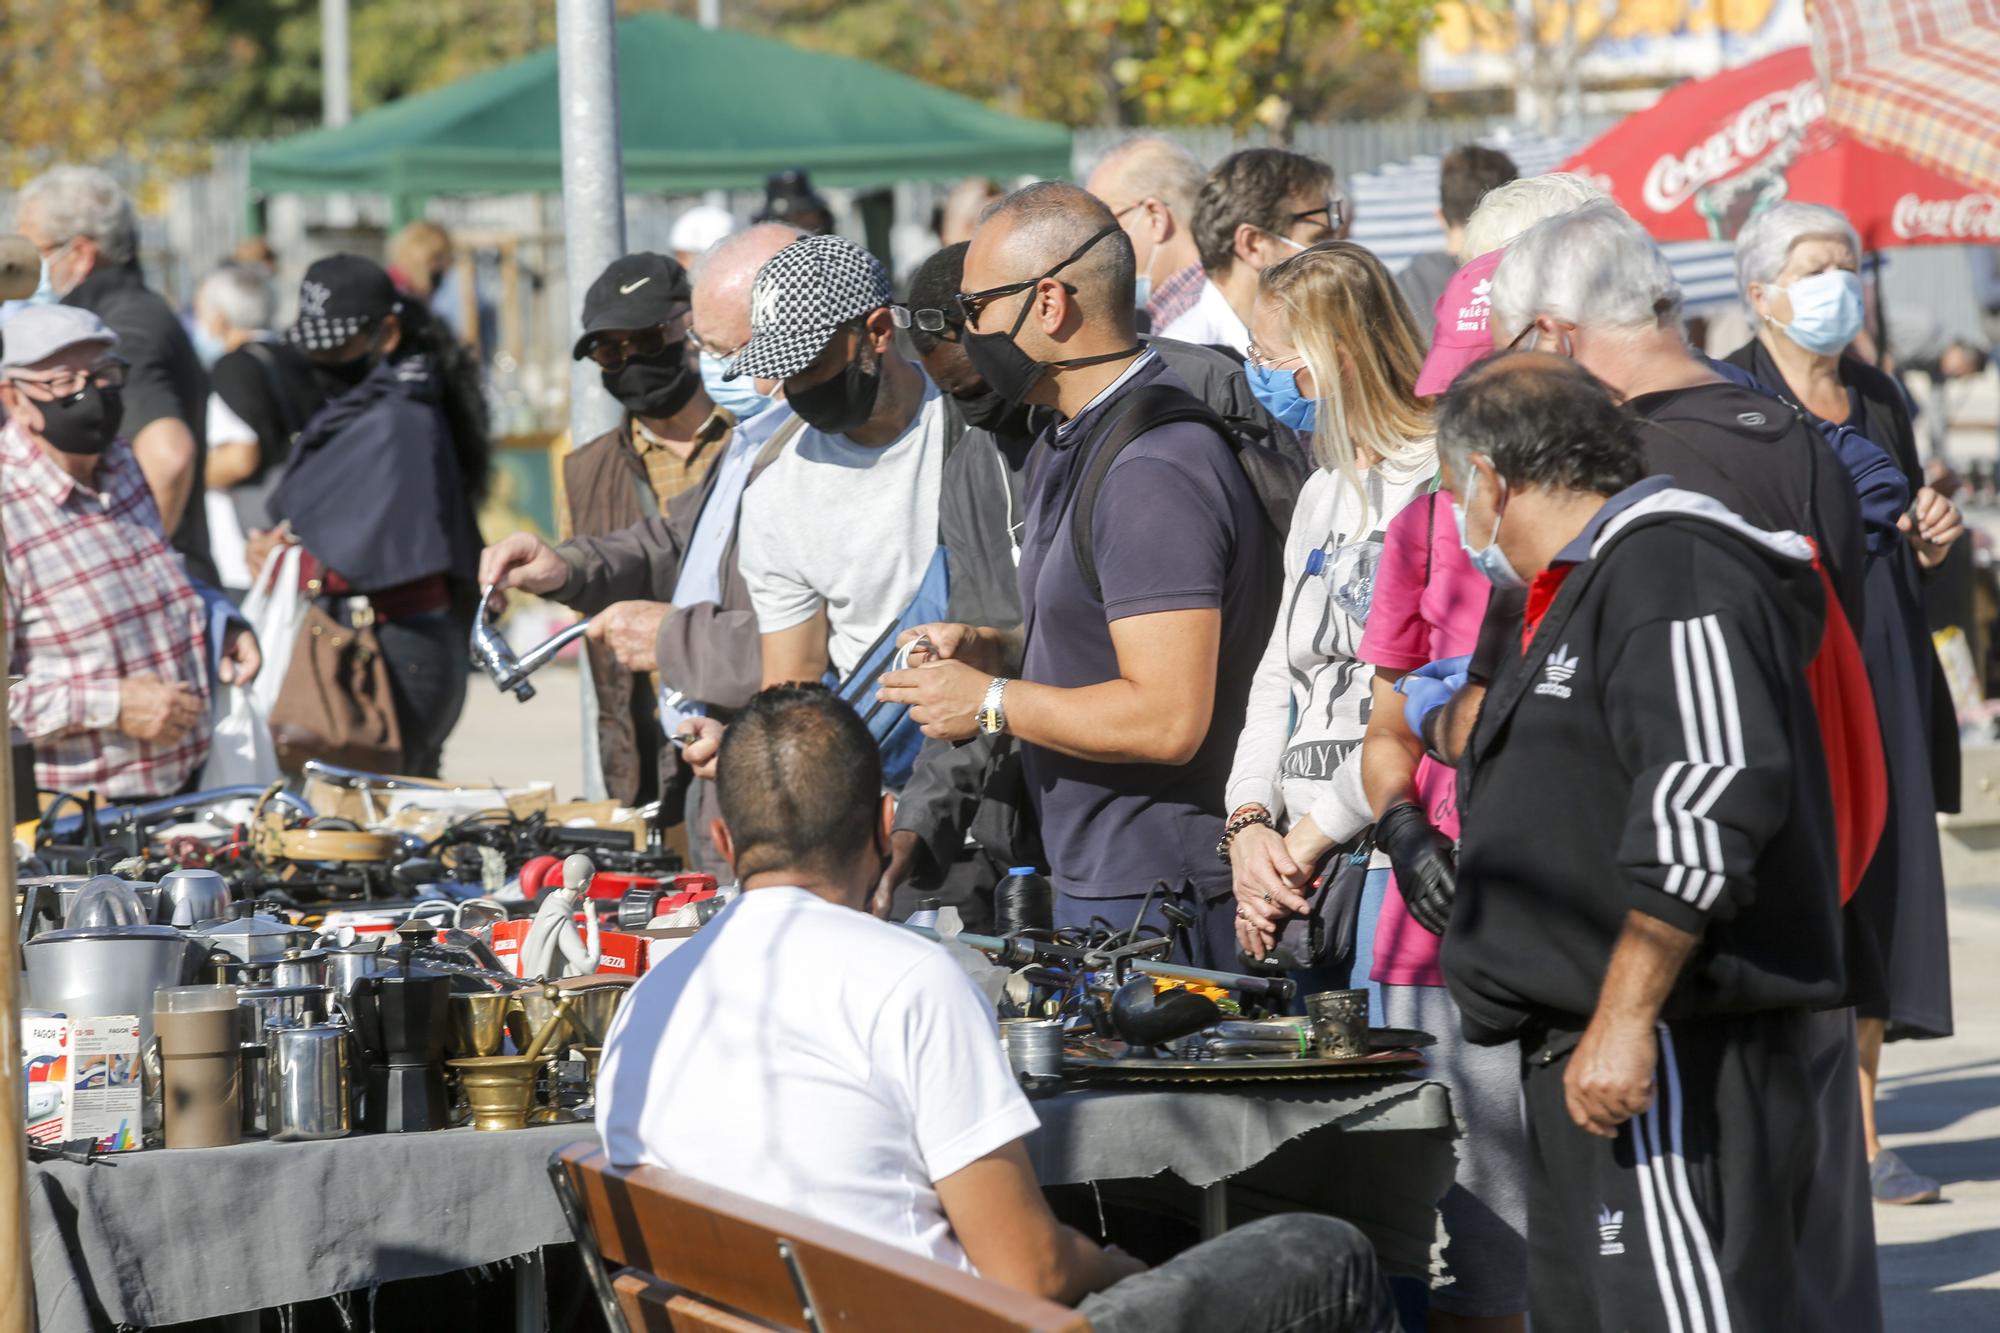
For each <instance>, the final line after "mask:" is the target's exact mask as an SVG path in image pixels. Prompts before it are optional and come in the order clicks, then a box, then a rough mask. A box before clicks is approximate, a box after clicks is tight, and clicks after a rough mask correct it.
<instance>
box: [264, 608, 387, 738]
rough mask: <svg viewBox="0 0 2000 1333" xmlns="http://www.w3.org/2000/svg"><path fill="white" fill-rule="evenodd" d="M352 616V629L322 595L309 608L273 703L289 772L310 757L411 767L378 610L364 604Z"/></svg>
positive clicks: (274, 731)
mask: <svg viewBox="0 0 2000 1333" xmlns="http://www.w3.org/2000/svg"><path fill="white" fill-rule="evenodd" d="M351 619H352V620H353V621H354V624H353V626H352V627H349V626H346V625H343V624H341V623H340V622H339V621H338V620H335V619H334V618H333V617H332V616H331V615H329V614H327V612H326V610H325V608H323V607H322V606H321V605H320V603H319V601H318V600H317V599H315V600H314V601H313V602H311V603H310V604H309V605H308V607H307V609H306V618H305V623H304V624H302V625H300V626H299V637H298V642H297V643H296V644H295V645H294V646H293V648H292V660H291V663H290V665H289V666H287V667H286V669H285V683H284V684H283V685H282V686H280V687H279V690H278V700H277V702H276V703H275V704H274V705H272V708H271V740H272V743H273V744H274V745H275V746H276V747H277V751H278V764H279V766H280V767H282V768H283V769H284V770H285V771H286V772H287V773H297V772H300V771H301V770H302V769H303V768H304V767H305V762H306V760H308V759H319V760H323V761H325V762H327V763H333V764H340V765H342V766H343V767H346V768H358V769H362V770H363V771H365V772H370V773H394V772H398V771H400V770H401V768H402V766H403V729H402V727H401V726H399V725H398V724H397V722H396V699H395V696H394V695H393V694H392V693H391V692H390V688H389V664H388V661H387V659H385V658H384V657H383V656H382V645H381V643H380V642H379V641H378V640H377V639H376V637H375V613H374V611H373V610H372V609H370V608H369V607H367V606H366V604H365V603H364V604H363V605H361V606H360V607H359V608H358V609H357V610H356V612H355V613H354V615H353V616H352V617H351Z"/></svg>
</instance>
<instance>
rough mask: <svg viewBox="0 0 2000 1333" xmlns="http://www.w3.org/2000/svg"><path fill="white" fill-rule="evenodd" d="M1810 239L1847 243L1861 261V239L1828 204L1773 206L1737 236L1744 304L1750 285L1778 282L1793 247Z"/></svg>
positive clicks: (1738, 283)
mask: <svg viewBox="0 0 2000 1333" xmlns="http://www.w3.org/2000/svg"><path fill="white" fill-rule="evenodd" d="M1808 236H1827V237H1831V238H1833V239H1835V240H1840V241H1845V242H1846V243H1847V248H1848V249H1849V250H1851V251H1853V252H1854V257H1855V259H1857V260H1859V259H1860V258H1861V237H1860V236H1859V235H1858V234H1857V233H1856V232H1855V230H1854V224H1853V223H1852V222H1849V221H1848V220H1847V214H1845V213H1843V212H1841V211H1840V210H1839V209H1837V208H1828V207H1827V206H1826V205H1825V204H1798V203H1783V204H1774V205H1772V206H1771V207H1770V208H1767V209H1765V210H1764V211H1763V212H1761V213H1759V214H1757V215H1756V216H1755V217H1753V218H1751V219H1750V220H1749V221H1748V222H1746V223H1744V224H1743V230H1742V231H1739V232H1737V233H1736V287H1737V290H1738V291H1740V292H1741V293H1742V294H1743V300H1744V302H1745V304H1748V302H1749V300H1750V284H1751V283H1753V282H1758V283H1770V282H1774V281H1776V280H1777V277H1778V274H1779V273H1780V272H1782V271H1783V269H1784V267H1785V261H1786V260H1788V259H1790V258H1791V256H1792V247H1793V246H1795V245H1797V244H1798V243H1799V242H1800V241H1803V240H1805V239H1806V238H1807V237H1808Z"/></svg>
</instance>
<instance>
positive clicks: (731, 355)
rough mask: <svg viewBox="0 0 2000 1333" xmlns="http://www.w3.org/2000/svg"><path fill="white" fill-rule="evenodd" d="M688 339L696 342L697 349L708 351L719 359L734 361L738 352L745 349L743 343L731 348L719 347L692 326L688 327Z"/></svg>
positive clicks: (698, 350) (695, 348) (695, 347)
mask: <svg viewBox="0 0 2000 1333" xmlns="http://www.w3.org/2000/svg"><path fill="white" fill-rule="evenodd" d="M687 340H688V341H689V342H691V343H693V344H694V350H695V351H697V352H706V353H708V354H709V355H710V356H712V357H714V358H715V359H716V360H718V361H734V360H735V359H736V357H737V354H738V353H740V352H741V351H742V350H743V344H742V343H738V344H736V346H734V347H729V348H723V347H717V346H715V345H713V344H712V343H710V342H709V341H708V339H706V338H704V337H702V336H701V333H700V331H699V330H697V329H695V328H693V327H692V326H690V327H689V328H688V331H687Z"/></svg>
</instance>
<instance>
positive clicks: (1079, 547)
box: [1058, 384, 1236, 601]
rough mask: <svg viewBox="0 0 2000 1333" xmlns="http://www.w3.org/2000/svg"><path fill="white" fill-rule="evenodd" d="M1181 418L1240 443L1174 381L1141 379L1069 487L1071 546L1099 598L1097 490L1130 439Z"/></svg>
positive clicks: (1087, 582)
mask: <svg viewBox="0 0 2000 1333" xmlns="http://www.w3.org/2000/svg"><path fill="white" fill-rule="evenodd" d="M1180 421H1194V422H1199V423H1200V424H1202V425H1204V426H1207V427H1208V428H1209V429H1211V430H1213V431H1214V432H1215V433H1216V434H1217V435H1219V436H1221V437H1222V439H1223V442H1224V443H1226V444H1228V445H1229V446H1230V448H1231V449H1232V451H1233V450H1234V449H1235V448H1236V441H1235V439H1234V437H1232V436H1231V435H1230V433H1229V428H1228V427H1227V426H1226V425H1224V423H1223V420H1222V418H1221V417H1220V416H1218V415H1216V412H1215V409H1214V408H1212V407H1210V406H1209V405H1208V404H1207V403H1204V402H1202V401H1201V399H1199V398H1197V397H1195V396H1194V395H1193V394H1191V393H1189V392H1188V391H1187V390H1185V389H1177V388H1175V387H1173V386H1172V385H1168V384H1147V385H1143V386H1141V387H1140V388H1137V389H1134V390H1132V391H1131V392H1130V393H1128V394H1126V395H1125V397H1124V398H1123V399H1122V400H1120V401H1119V403H1118V405H1117V406H1116V407H1115V408H1113V409H1112V411H1111V414H1110V416H1109V417H1108V419H1107V420H1106V421H1105V423H1104V432H1103V436H1102V438H1101V440H1100V441H1099V443H1098V445H1097V448H1096V450H1095V451H1094V452H1093V453H1092V454H1091V456H1090V458H1089V460H1088V461H1087V462H1086V463H1085V464H1084V465H1083V476H1082V478H1081V479H1080V480H1079V481H1078V482H1077V484H1076V486H1075V488H1074V489H1073V490H1072V491H1071V498H1070V502H1069V503H1072V504H1074V506H1075V511H1076V512H1075V513H1074V514H1072V515H1071V517H1070V529H1069V539H1070V549H1071V551H1072V552H1074V554H1075V556H1076V564H1077V568H1078V569H1080V570H1081V571H1082V572H1083V582H1084V586H1085V587H1087V588H1089V589H1090V595H1091V596H1092V597H1095V598H1096V599H1097V600H1099V601H1103V600H1104V585H1103V584H1102V583H1100V582H1099V581H1098V577H1097V547H1096V532H1095V527H1096V511H1097V493H1098V492H1099V491H1101V490H1103V489H1104V478H1105V477H1106V476H1107V475H1108V474H1109V473H1110V471H1111V465H1112V464H1113V463H1115V462H1117V461H1118V455H1119V454H1120V453H1121V452H1123V451H1124V449H1125V446H1126V445H1128V444H1130V443H1132V441H1134V440H1136V439H1138V438H1139V437H1140V436H1141V435H1144V434H1146V433H1147V432H1148V431H1152V430H1157V429H1159V428H1160V427H1161V426H1168V425H1172V424H1174V423H1175V422H1180ZM1067 507H1068V505H1065V508H1067ZM1060 517H1061V516H1060V515H1058V521H1060Z"/></svg>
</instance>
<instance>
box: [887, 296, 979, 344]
mask: <svg viewBox="0 0 2000 1333" xmlns="http://www.w3.org/2000/svg"><path fill="white" fill-rule="evenodd" d="M889 322H890V323H891V324H894V325H895V326H896V327H897V328H899V329H908V328H916V329H920V330H922V331H923V332H925V333H929V334H934V335H936V336H937V337H938V338H940V339H942V340H943V341H945V342H957V341H958V331H959V329H960V328H962V327H963V326H964V320H963V319H962V318H961V317H960V316H959V313H958V312H957V311H956V310H939V309H937V308H936V307H935V306H924V307H921V308H918V309H912V308H911V307H909V306H906V305H892V306H890V307H889Z"/></svg>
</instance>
